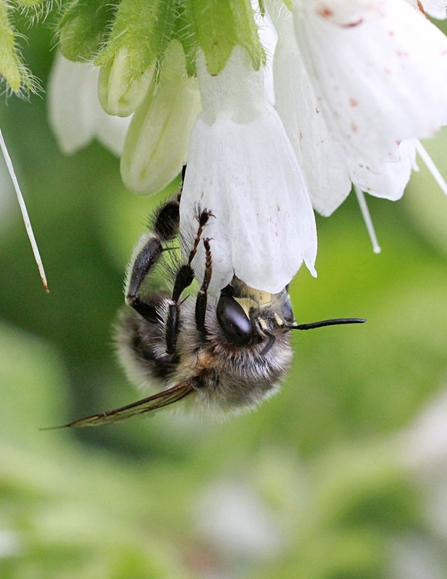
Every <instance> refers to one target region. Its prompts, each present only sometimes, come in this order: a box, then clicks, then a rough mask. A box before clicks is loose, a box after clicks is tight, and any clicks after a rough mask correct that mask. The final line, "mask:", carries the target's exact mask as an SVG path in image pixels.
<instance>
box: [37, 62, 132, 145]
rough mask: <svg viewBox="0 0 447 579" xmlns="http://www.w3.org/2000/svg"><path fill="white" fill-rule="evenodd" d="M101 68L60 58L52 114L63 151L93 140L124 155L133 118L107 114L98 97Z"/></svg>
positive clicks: (51, 84) (51, 86)
mask: <svg viewBox="0 0 447 579" xmlns="http://www.w3.org/2000/svg"><path fill="white" fill-rule="evenodd" d="M98 75H99V69H98V68H95V67H93V66H92V65H91V64H90V63H80V62H71V61H70V60H67V59H66V58H64V57H63V56H62V55H61V54H58V55H57V56H56V59H55V62H54V64H53V69H52V72H51V77H50V82H49V88H48V100H49V106H48V115H49V120H50V124H51V127H52V129H53V131H54V134H55V135H56V137H57V140H58V143H59V146H60V148H61V149H62V151H64V153H67V154H71V153H75V152H76V151H77V150H78V149H80V148H82V147H85V146H86V145H88V143H89V142H90V141H91V140H92V139H93V138H97V139H98V141H100V143H102V144H103V145H104V146H105V147H107V148H108V149H109V150H110V151H112V152H113V153H114V154H115V155H121V153H122V150H123V146H124V138H125V136H126V132H127V128H128V126H129V122H130V119H122V118H119V117H114V116H110V115H108V114H107V113H105V112H104V111H103V109H102V107H101V106H100V104H99V101H98V96H97V85H98Z"/></svg>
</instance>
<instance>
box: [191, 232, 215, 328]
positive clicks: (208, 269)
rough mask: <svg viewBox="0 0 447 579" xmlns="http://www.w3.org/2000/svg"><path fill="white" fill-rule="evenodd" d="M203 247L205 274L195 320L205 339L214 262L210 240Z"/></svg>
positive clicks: (205, 240)
mask: <svg viewBox="0 0 447 579" xmlns="http://www.w3.org/2000/svg"><path fill="white" fill-rule="evenodd" d="M203 245H204V247H205V255H206V261H205V274H204V276H203V282H202V285H201V286H200V289H199V291H198V293H197V299H196V310H195V320H196V328H197V329H198V331H199V332H200V333H201V334H202V336H203V337H205V336H206V334H207V331H206V328H205V315H206V307H207V304H208V287H209V285H210V281H211V276H212V273H213V260H212V255H211V247H210V240H209V238H206V239H204V240H203Z"/></svg>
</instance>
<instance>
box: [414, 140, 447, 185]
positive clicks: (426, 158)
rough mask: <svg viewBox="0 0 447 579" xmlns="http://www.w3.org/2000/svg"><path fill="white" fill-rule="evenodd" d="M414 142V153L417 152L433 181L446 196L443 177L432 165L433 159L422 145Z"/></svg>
mask: <svg viewBox="0 0 447 579" xmlns="http://www.w3.org/2000/svg"><path fill="white" fill-rule="evenodd" d="M415 142H416V151H417V152H418V154H419V156H420V158H421V159H422V160H423V161H424V163H425V166H426V167H427V169H428V170H429V171H430V173H431V174H432V177H433V179H434V180H435V181H436V183H437V184H438V185H439V187H440V188H441V190H442V191H443V192H444V194H445V195H447V183H446V182H445V180H444V177H443V176H442V175H441V173H440V172H439V169H438V168H437V167H436V165H435V164H434V162H433V159H432V158H431V157H430V155H429V154H428V152H427V149H426V148H425V147H424V146H423V145H422V143H421V142H420V141H419V140H416V141H415Z"/></svg>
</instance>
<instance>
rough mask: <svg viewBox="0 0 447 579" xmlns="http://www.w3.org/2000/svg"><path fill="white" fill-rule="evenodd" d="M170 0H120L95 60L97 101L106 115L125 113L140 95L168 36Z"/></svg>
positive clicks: (171, 21) (172, 16) (172, 14)
mask: <svg viewBox="0 0 447 579" xmlns="http://www.w3.org/2000/svg"><path fill="white" fill-rule="evenodd" d="M174 4H175V2H174V0H152V1H151V2H148V1H147V0H122V2H121V4H120V5H119V8H118V11H117V13H116V18H115V20H114V22H113V27H112V31H111V33H110V38H109V40H108V42H107V45H106V47H105V48H104V49H103V50H102V52H101V53H100V54H99V56H98V57H97V58H96V60H95V64H96V65H97V66H101V74H100V79H99V93H98V94H99V100H100V102H101V105H102V106H103V108H104V110H105V111H106V112H108V113H109V114H113V115H119V116H127V115H130V114H131V113H133V112H134V110H135V109H136V108H137V107H138V105H139V104H140V102H141V100H142V99H143V98H144V95H145V94H146V91H147V89H148V87H149V84H150V81H151V80H152V76H153V73H154V70H155V62H156V61H158V62H161V61H162V59H163V56H164V51H165V50H166V46H167V44H168V42H169V40H170V39H171V37H172V30H173V25H174V19H175V16H176V11H175V10H174V8H175V6H174Z"/></svg>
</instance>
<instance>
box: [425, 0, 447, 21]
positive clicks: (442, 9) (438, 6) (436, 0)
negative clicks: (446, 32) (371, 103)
mask: <svg viewBox="0 0 447 579" xmlns="http://www.w3.org/2000/svg"><path fill="white" fill-rule="evenodd" d="M421 3H422V6H423V7H424V10H425V11H426V12H427V14H430V16H433V18H438V19H439V20H444V19H445V18H446V8H447V3H446V1H445V0H422V2H421Z"/></svg>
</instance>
